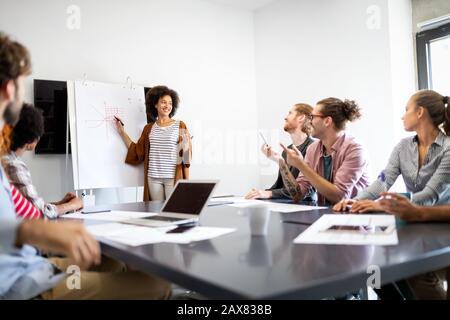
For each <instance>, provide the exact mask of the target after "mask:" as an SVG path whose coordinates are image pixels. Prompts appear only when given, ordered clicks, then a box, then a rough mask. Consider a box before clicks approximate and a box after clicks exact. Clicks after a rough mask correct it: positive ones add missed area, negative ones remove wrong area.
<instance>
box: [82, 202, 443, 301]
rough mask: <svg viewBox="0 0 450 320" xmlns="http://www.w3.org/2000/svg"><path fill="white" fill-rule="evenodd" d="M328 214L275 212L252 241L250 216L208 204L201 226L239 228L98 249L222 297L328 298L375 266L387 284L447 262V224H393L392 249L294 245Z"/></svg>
mask: <svg viewBox="0 0 450 320" xmlns="http://www.w3.org/2000/svg"><path fill="white" fill-rule="evenodd" d="M161 205H162V204H161V203H159V202H147V203H144V202H141V203H129V204H118V205H108V206H97V207H95V208H98V209H102V208H108V209H113V210H129V211H158V210H159V208H160V207H161ZM325 213H331V210H329V209H324V210H312V211H304V212H298V213H276V212H272V213H271V216H270V222H269V231H268V235H267V236H265V237H261V236H259V237H258V236H253V237H252V236H251V235H250V232H249V226H248V218H247V217H246V216H245V215H243V214H242V211H241V210H239V209H238V208H234V207H230V206H215V207H208V208H207V209H205V211H204V212H203V213H202V217H201V220H200V221H201V222H200V223H201V225H203V226H217V227H231V228H236V229H237V230H236V231H235V232H233V233H230V234H227V235H224V236H220V237H218V238H214V239H212V240H205V241H199V242H193V243H190V244H173V243H158V244H150V245H144V246H138V247H130V246H126V245H122V244H118V243H115V242H112V241H106V240H101V244H102V251H103V253H104V254H106V255H109V256H112V257H114V258H116V259H119V260H122V261H124V262H126V263H127V264H129V265H130V266H131V267H134V268H136V269H139V270H141V271H144V272H150V273H153V274H155V275H158V276H160V277H163V278H165V279H167V280H169V281H171V282H173V283H176V284H178V285H181V286H183V287H186V288H188V289H191V290H195V291H196V292H198V293H200V294H203V295H204V296H206V297H209V298H221V299H289V298H294V299H318V298H325V297H331V296H338V295H342V294H344V293H347V292H350V291H354V290H358V289H359V288H362V287H365V286H366V281H367V279H368V277H369V276H370V275H371V274H372V273H373V268H379V270H380V272H381V283H382V284H384V283H389V282H392V281H397V280H401V279H404V278H406V277H409V276H413V275H416V274H421V273H424V272H428V271H432V270H437V269H439V268H442V267H445V266H448V265H450V224H446V223H421V224H407V223H405V222H402V221H398V220H397V228H398V229H397V232H398V238H399V244H398V245H395V246H356V245H353V246H352V245H317V244H294V243H293V240H294V239H295V238H296V237H297V236H298V235H299V234H300V233H301V232H303V231H304V230H305V229H306V228H307V227H308V225H306V224H307V223H312V222H314V221H315V220H317V219H318V218H319V217H320V216H321V215H322V214H325ZM282 220H291V221H298V222H302V223H305V224H292V223H284V222H281V221H282ZM86 223H94V222H91V221H87V222H86ZM373 266H375V267H373Z"/></svg>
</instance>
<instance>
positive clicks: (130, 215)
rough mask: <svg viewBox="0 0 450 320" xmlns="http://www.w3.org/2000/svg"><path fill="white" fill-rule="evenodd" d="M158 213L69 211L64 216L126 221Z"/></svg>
mask: <svg viewBox="0 0 450 320" xmlns="http://www.w3.org/2000/svg"><path fill="white" fill-rule="evenodd" d="M156 214H157V213H154V212H153V213H152V212H139V211H115V210H112V211H106V212H99V213H81V212H75V213H69V214H66V215H64V218H70V219H82V220H100V221H125V220H129V219H136V218H145V217H150V216H154V215H156Z"/></svg>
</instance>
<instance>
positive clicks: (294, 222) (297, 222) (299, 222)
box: [281, 220, 312, 226]
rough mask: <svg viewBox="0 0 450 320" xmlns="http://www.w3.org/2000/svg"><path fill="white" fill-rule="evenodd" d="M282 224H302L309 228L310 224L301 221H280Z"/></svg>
mask: <svg viewBox="0 0 450 320" xmlns="http://www.w3.org/2000/svg"><path fill="white" fill-rule="evenodd" d="M281 222H283V223H293V224H302V225H305V226H310V225H311V224H312V223H309V222H301V221H291V220H281Z"/></svg>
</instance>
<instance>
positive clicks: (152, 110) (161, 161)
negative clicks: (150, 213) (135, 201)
mask: <svg viewBox="0 0 450 320" xmlns="http://www.w3.org/2000/svg"><path fill="white" fill-rule="evenodd" d="M179 101H180V99H179V97H178V94H177V93H176V91H174V90H172V89H169V88H168V87H166V86H155V87H153V88H152V89H151V90H150V91H148V92H147V95H146V97H145V105H146V109H147V110H146V111H147V118H148V119H149V120H150V121H149V123H148V124H147V125H146V126H145V127H144V129H143V131H142V134H141V137H140V138H139V140H138V141H137V142H136V143H134V142H133V141H132V140H131V139H130V137H129V136H128V134H127V133H126V132H125V128H124V124H123V122H122V121H121V120H120V119H119V118H116V126H117V129H118V131H119V134H120V136H121V137H122V139H123V141H124V142H125V144H126V146H127V148H128V153H127V156H126V159H125V162H126V163H128V164H132V165H137V164H140V163H142V162H144V201H150V200H159V201H164V200H165V199H167V198H168V197H169V195H170V193H171V192H172V189H173V187H174V185H175V183H176V182H177V181H178V180H179V179H188V178H189V166H190V162H191V161H190V160H191V156H192V144H191V136H190V134H189V132H188V130H187V127H186V124H185V123H184V122H183V121H181V120H175V119H173V116H174V115H175V112H176V111H177V108H178V104H179Z"/></svg>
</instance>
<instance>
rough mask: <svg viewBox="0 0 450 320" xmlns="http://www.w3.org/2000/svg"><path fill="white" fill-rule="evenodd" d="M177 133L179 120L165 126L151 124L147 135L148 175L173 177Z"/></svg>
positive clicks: (175, 162) (178, 131) (178, 132)
mask: <svg viewBox="0 0 450 320" xmlns="http://www.w3.org/2000/svg"><path fill="white" fill-rule="evenodd" d="M179 135H180V123H179V121H175V122H174V123H173V124H172V125H170V126H167V127H160V126H159V125H158V124H157V123H155V124H154V125H153V126H152V130H151V131H150V135H149V140H150V150H149V167H148V177H150V178H160V179H173V178H174V177H175V167H176V165H177V148H178V139H179Z"/></svg>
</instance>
